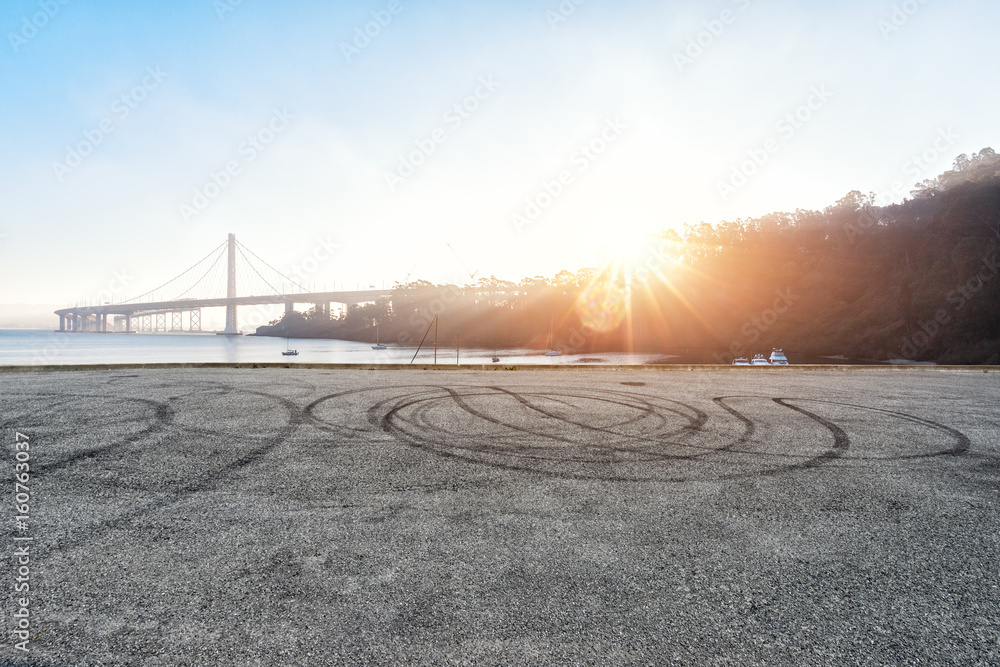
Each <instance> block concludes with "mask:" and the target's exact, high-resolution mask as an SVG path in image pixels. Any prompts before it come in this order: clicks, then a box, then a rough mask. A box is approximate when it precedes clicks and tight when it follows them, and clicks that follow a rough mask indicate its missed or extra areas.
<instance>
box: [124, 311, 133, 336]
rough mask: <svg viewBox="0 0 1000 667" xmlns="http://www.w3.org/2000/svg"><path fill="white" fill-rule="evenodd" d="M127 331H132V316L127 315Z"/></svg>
mask: <svg viewBox="0 0 1000 667" xmlns="http://www.w3.org/2000/svg"><path fill="white" fill-rule="evenodd" d="M125 333H132V316H131V315H125Z"/></svg>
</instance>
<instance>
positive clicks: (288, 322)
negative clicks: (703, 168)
mask: <svg viewBox="0 0 1000 667" xmlns="http://www.w3.org/2000/svg"><path fill="white" fill-rule="evenodd" d="M998 246H1000V157H998V156H997V155H996V154H995V153H994V151H993V150H992V149H989V148H987V149H983V150H982V151H980V152H979V153H978V154H975V155H973V156H971V157H969V156H965V155H962V156H960V157H959V158H958V159H957V160H956V161H955V164H954V167H953V169H952V170H950V171H948V172H946V173H944V174H942V175H941V176H939V177H938V178H936V179H933V180H929V181H925V182H923V183H922V184H920V186H919V187H918V189H917V190H915V191H914V192H913V193H912V196H911V198H910V199H907V200H906V201H904V202H903V203H901V204H893V205H889V206H880V205H878V202H877V201H876V198H875V196H874V195H864V194H862V193H861V192H858V191H854V192H850V193H848V194H847V195H846V196H845V197H844V198H842V199H841V200H840V201H838V202H836V203H835V204H833V205H832V206H829V207H827V208H826V209H824V210H822V211H805V210H798V211H795V212H794V213H773V214H770V215H767V216H764V217H761V218H755V219H745V220H736V221H725V222H721V223H719V224H716V225H709V224H706V223H701V224H697V225H685V227H684V230H683V233H682V234H678V233H676V232H674V231H672V230H670V231H666V232H664V233H662V234H661V235H659V236H657V237H655V238H652V239H650V241H649V243H648V244H647V246H646V248H645V249H644V252H642V253H641V254H640V255H639V256H637V257H632V258H628V259H627V260H623V261H622V262H619V263H615V264H614V265H611V266H607V267H600V268H596V269H583V270H580V271H577V272H576V273H570V272H568V271H563V272H561V273H559V274H558V275H557V276H555V277H553V278H543V277H536V278H530V279H525V280H522V281H520V282H519V283H516V284H515V283H511V282H507V281H503V280H498V279H496V278H494V277H491V278H489V279H483V280H480V281H479V282H478V283H476V284H474V285H465V286H455V285H431V284H430V283H426V282H415V283H410V284H406V285H396V286H395V288H394V294H393V298H392V302H391V307H390V304H389V303H388V302H385V303H376V304H367V305H361V306H355V307H351V308H349V309H348V312H347V313H346V314H345V315H344V316H343V317H342V318H340V319H337V320H333V321H326V322H323V321H319V320H318V319H317V318H316V317H315V315H314V313H312V312H309V313H303V314H299V313H296V314H294V315H293V316H291V317H289V318H286V319H285V320H282V321H280V322H275V323H272V326H270V327H262V328H261V330H260V331H259V333H261V334H265V335H286V334H287V335H292V336H315V337H334V338H345V339H353V340H373V339H374V326H375V324H376V322H377V323H378V324H379V330H380V335H381V339H382V340H383V342H388V343H389V344H403V345H414V344H416V343H417V342H419V339H420V337H421V336H422V335H423V334H424V333H425V331H426V330H427V327H428V325H429V323H430V322H431V321H432V319H433V316H434V315H435V314H436V315H438V316H439V336H440V337H441V338H442V340H444V341H445V342H446V343H447V344H453V342H454V339H455V338H456V337H457V336H458V335H459V334H460V335H461V340H462V345H463V347H464V346H479V347H486V348H490V347H497V348H500V347H536V348H538V349H542V348H544V347H545V345H546V339H547V337H548V333H549V329H550V324H551V325H552V327H553V328H554V331H555V335H554V339H555V346H556V347H559V348H561V349H563V350H566V351H579V352H586V351H600V350H623V351H628V350H638V351H649V352H664V353H667V352H670V351H672V350H678V349H682V348H683V349H698V350H703V351H705V357H706V360H712V361H720V362H724V363H728V361H729V360H730V359H731V358H732V357H733V356H741V355H747V354H749V353H750V352H751V351H760V352H767V351H769V350H770V348H771V347H772V346H779V347H784V348H785V349H786V350H789V351H795V352H799V353H803V354H812V355H845V356H849V357H852V358H860V359H893V358H906V359H915V360H933V361H938V362H943V363H990V364H996V363H1000V279H998V276H997V273H998V270H1000V269H998V266H997V250H998Z"/></svg>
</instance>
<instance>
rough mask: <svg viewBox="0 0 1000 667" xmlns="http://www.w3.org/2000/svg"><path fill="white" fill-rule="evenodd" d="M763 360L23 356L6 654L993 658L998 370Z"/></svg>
mask: <svg viewBox="0 0 1000 667" xmlns="http://www.w3.org/2000/svg"><path fill="white" fill-rule="evenodd" d="M755 370H756V369H753V368H747V369H740V372H734V371H731V370H730V371H712V370H704V371H676V370H675V371H662V370H656V369H645V368H642V369H636V370H628V371H626V370H600V369H592V368H585V369H579V370H562V371H558V372H557V371H533V370H523V369H522V370H517V371H492V372H491V371H460V370H434V371H428V370H415V371H404V370H381V371H368V370H349V369H326V370H324V369H274V368H268V369H246V368H244V369H218V368H211V369H191V368H177V369H120V370H104V371H78V372H62V371H60V372H35V373H5V374H3V375H0V422H2V423H3V426H4V428H3V430H2V431H0V433H2V435H0V438H2V440H0V442H2V445H3V447H2V449H3V453H2V456H4V457H5V458H6V459H7V461H6V462H5V463H3V464H2V465H0V470H4V471H6V472H4V473H2V474H3V475H6V476H7V477H8V479H7V480H0V488H2V494H0V495H2V502H3V504H4V507H5V512H4V516H5V517H6V518H5V519H4V531H3V532H4V533H5V534H6V535H7V539H6V540H5V542H4V545H3V549H4V552H3V554H2V556H3V558H2V563H4V565H0V585H2V586H3V589H4V590H5V591H7V593H6V594H5V595H4V597H3V598H2V599H3V601H4V607H5V613H4V614H3V618H4V621H3V622H4V624H5V627H3V628H2V630H3V635H2V637H0V644H3V646H2V647H0V664H32V665H34V664H39V665H49V664H52V665H67V664H73V665H119V664H122V665H299V664H302V665H323V664H505V665H520V664H525V665H527V664H530V665H537V664H566V665H569V664H594V665H597V664H601V665H604V664H738V665H745V664H769V665H773V664H795V665H801V664H837V665H842V664H928V665H930V664H983V665H986V664H998V663H1000V623H998V621H997V619H998V618H1000V577H998V572H1000V407H998V406H1000V373H997V372H990V373H985V372H982V371H980V370H968V371H962V370H926V369H924V370H913V371H904V372H900V371H888V370H879V369H858V370H856V371H853V372H836V371H817V370H808V369H801V370H799V369H795V370H789V369H785V371H786V372H781V373H755V372H754V371H755ZM17 434H20V435H17ZM16 441H21V442H26V443H28V444H29V445H30V449H25V448H23V447H22V448H20V449H19V448H18V445H17V444H16ZM19 451H28V452H29V454H28V456H29V457H30V461H28V462H29V463H30V478H29V480H28V481H29V484H28V486H29V488H30V491H29V492H27V493H28V495H29V498H28V499H29V504H30V507H29V508H28V509H29V513H28V520H27V521H26V522H25V523H24V524H23V525H22V524H18V523H15V519H16V516H18V515H19V512H18V510H17V509H16V505H17V504H18V502H19V501H20V500H23V499H24V496H22V497H20V498H18V497H17V496H16V492H19V490H18V489H16V488H15V481H16V480H15V479H14V475H15V474H16V473H15V468H14V466H15V464H16V463H17V462H18V458H17V457H18V454H17V452H19ZM21 458H22V459H23V458H24V456H23V455H22V456H21ZM14 538H31V540H30V541H27V540H24V539H21V540H15V539H14ZM24 545H30V564H29V566H28V567H29V568H30V575H29V577H30V591H29V593H28V594H27V595H28V600H27V601H28V603H29V604H28V609H29V611H30V617H29V618H30V620H29V622H28V626H29V630H30V636H29V644H28V645H27V646H26V647H27V648H28V649H29V651H28V652H24V651H22V650H20V649H18V648H17V647H16V646H15V644H16V643H18V642H19V641H23V639H22V638H19V637H18V635H16V634H12V633H11V631H12V630H15V629H16V628H17V627H18V626H17V623H18V620H17V618H15V617H14V616H13V615H14V614H15V613H16V612H18V610H19V609H21V602H20V601H19V599H20V595H22V594H20V593H15V592H14V585H15V582H16V578H17V576H18V567H19V566H18V562H19V561H18V558H19V557H18V555H17V554H18V553H19V552H18V551H17V550H18V549H23V546H24Z"/></svg>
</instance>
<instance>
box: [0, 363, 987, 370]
mask: <svg viewBox="0 0 1000 667" xmlns="http://www.w3.org/2000/svg"><path fill="white" fill-rule="evenodd" d="M181 368H203V369H246V370H262V369H269V368H284V369H303V370H361V371H406V370H412V371H429V370H433V371H508V372H514V371H587V370H596V371H602V372H605V371H681V372H683V371H688V372H690V371H729V372H736V373H740V372H742V373H791V372H795V371H798V370H805V371H826V372H831V371H833V372H861V373H864V372H879V371H883V372H892V373H898V372H906V371H920V372H928V371H947V372H970V373H997V372H1000V366H939V365H933V366H932V365H923V364H919V365H918V364H899V365H889V364H887V365H877V366H876V365H848V364H789V365H787V366H733V365H731V364H635V365H624V364H503V363H498V364H437V365H435V364H347V363H308V362H306V363H289V362H228V363H227V362H169V363H124V364H64V365H61V364H44V365H38V366H31V365H28V366H0V373H52V372H59V371H114V370H169V369H181Z"/></svg>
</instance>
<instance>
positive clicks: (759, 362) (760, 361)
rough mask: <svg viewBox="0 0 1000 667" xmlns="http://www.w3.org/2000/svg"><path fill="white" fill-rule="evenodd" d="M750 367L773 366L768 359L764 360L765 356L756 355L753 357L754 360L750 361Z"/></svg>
mask: <svg viewBox="0 0 1000 667" xmlns="http://www.w3.org/2000/svg"><path fill="white" fill-rule="evenodd" d="M750 365H751V366H770V365H771V364H770V363H769V362H768V360H767V359H766V358H764V355H763V354H755V355H753V359H751V360H750Z"/></svg>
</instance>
